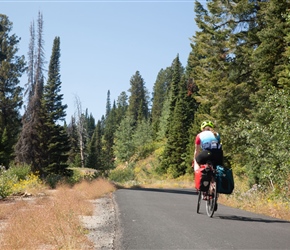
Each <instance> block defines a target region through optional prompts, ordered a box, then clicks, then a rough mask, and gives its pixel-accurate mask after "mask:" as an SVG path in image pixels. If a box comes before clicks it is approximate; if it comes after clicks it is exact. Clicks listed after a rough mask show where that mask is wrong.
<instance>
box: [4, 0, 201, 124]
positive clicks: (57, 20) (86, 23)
mask: <svg viewBox="0 0 290 250" xmlns="http://www.w3.org/2000/svg"><path fill="white" fill-rule="evenodd" d="M0 4H1V9H0V13H2V14H5V15H7V16H8V18H9V20H10V21H11V22H12V23H13V29H12V32H11V33H12V34H13V33H14V34H16V35H17V36H18V37H20V38H21V41H20V43H19V45H18V47H19V52H18V55H24V56H25V57H26V58H27V52H28V45H29V40H30V34H29V28H30V24H31V22H32V21H34V22H35V25H36V24H37V18H38V12H39V11H40V12H41V13H42V14H43V20H44V28H43V31H44V42H45V57H46V61H47V64H46V68H48V63H49V60H50V56H51V52H52V44H53V40H54V38H55V37H56V36H59V37H60V47H61V57H60V63H61V71H60V73H61V81H62V90H61V93H62V94H64V100H63V103H64V104H67V105H68V109H67V110H66V112H67V119H66V120H67V121H68V122H69V121H70V117H71V116H72V115H74V113H75V111H76V107H75V103H76V101H75V98H76V96H77V97H78V98H79V99H80V101H81V104H82V108H83V110H85V109H88V111H89V113H92V115H93V116H94V118H95V119H96V121H97V120H99V119H101V116H102V115H104V114H105V108H106V99H107V92H108V90H110V93H111V103H112V104H113V101H114V100H117V98H118V96H119V95H120V93H121V92H122V91H126V92H127V94H128V96H129V94H130V93H129V92H128V89H129V88H130V79H131V77H132V76H133V75H134V74H135V72H136V71H137V70H138V71H139V72H140V74H141V76H142V77H143V79H144V81H145V86H146V88H147V90H148V91H149V92H150V95H151V93H152V91H153V86H154V83H155V81H156V77H157V74H158V72H159V71H160V70H161V69H162V68H163V69H165V68H166V67H168V66H170V65H171V63H172V61H173V60H174V58H175V57H176V56H177V54H179V58H180V61H181V63H182V65H183V66H186V64H187V59H188V55H189V53H190V51H191V47H190V38H192V36H193V35H194V34H195V31H196V30H197V28H196V24H195V21H194V17H195V15H194V1H182V0H180V1H157V0H156V1H154V0H152V1H141V0H140V1H138V0H137V1H117V0H116V1H109V0H108V1H85V0H84V1H61V0H60V1H41V0H39V1H21V0H18V1H13V0H9V1H1V0H0ZM35 27H37V25H36V26H35ZM26 79H27V78H26V75H25V76H24V77H23V78H22V79H21V81H22V82H21V85H22V86H24V84H25V82H26Z"/></svg>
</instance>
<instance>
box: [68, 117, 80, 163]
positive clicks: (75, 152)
mask: <svg viewBox="0 0 290 250" xmlns="http://www.w3.org/2000/svg"><path fill="white" fill-rule="evenodd" d="M66 131H67V134H68V137H69V145H70V151H69V153H68V164H69V165H73V166H76V167H79V166H80V165H81V160H80V157H78V156H79V152H80V149H79V141H78V129H77V124H76V118H75V117H74V116H72V117H71V121H70V123H69V125H68V126H67V129H66Z"/></svg>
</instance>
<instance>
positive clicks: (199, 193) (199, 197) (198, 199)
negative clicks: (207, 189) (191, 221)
mask: <svg viewBox="0 0 290 250" xmlns="http://www.w3.org/2000/svg"><path fill="white" fill-rule="evenodd" d="M200 202H201V191H200V190H198V197H197V208H196V212H197V213H198V214H199V208H200Z"/></svg>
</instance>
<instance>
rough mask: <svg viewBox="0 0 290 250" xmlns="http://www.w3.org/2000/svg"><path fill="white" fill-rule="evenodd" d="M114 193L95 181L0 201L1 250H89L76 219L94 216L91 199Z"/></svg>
mask: <svg viewBox="0 0 290 250" xmlns="http://www.w3.org/2000/svg"><path fill="white" fill-rule="evenodd" d="M114 190H115V186H114V185H113V184H112V183H110V182H108V181H106V180H103V179H97V180H94V181H91V182H87V181H83V182H81V183H78V184H76V185H74V186H73V187H72V188H71V187H69V186H67V185H60V186H58V187H57V188H56V189H55V190H49V189H47V190H45V193H43V194H42V195H41V196H38V197H33V198H32V197H29V198H18V199H7V200H6V201H2V202H0V222H1V225H2V228H0V244H1V249H3V250H8V249H9V250H11V249H14V250H17V249H92V248H93V245H92V242H90V241H89V240H88V238H87V237H86V234H87V233H88V232H87V231H86V229H85V228H84V227H83V226H82V223H81V221H80V219H79V217H80V216H81V215H92V214H93V204H92V203H91V202H90V200H92V199H96V198H99V197H101V196H103V195H104V194H107V193H110V192H113V191H114Z"/></svg>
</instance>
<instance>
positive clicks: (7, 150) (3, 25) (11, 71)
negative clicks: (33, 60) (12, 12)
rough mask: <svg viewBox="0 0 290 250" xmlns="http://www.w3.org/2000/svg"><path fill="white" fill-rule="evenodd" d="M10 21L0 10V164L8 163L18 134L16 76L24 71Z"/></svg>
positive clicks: (18, 92) (18, 112)
mask: <svg viewBox="0 0 290 250" xmlns="http://www.w3.org/2000/svg"><path fill="white" fill-rule="evenodd" d="M11 30H12V23H11V22H10V21H9V19H8V17H7V16H5V15H2V14H0V46H1V50H0V65H1V66H0V164H3V165H5V166H7V167H8V166H9V163H10V161H11V160H12V159H13V157H14V155H13V151H14V150H13V147H14V145H15V143H16V141H17V136H18V134H19V130H20V126H21V119H20V108H21V106H22V88H21V87H20V85H19V82H20V80H19V78H20V77H21V76H22V74H23V72H24V71H25V63H24V57H23V56H17V52H18V48H17V44H18V43H19V41H20V39H18V37H17V36H16V35H15V34H13V35H10V32H11Z"/></svg>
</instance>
